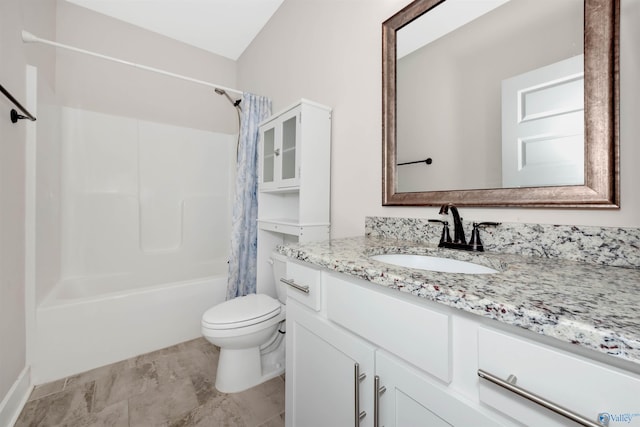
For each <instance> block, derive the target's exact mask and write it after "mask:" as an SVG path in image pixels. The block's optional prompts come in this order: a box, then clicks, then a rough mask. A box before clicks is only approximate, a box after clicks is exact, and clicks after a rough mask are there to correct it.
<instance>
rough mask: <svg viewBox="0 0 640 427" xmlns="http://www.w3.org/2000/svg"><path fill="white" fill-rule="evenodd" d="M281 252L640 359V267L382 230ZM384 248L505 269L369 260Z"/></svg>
mask: <svg viewBox="0 0 640 427" xmlns="http://www.w3.org/2000/svg"><path fill="white" fill-rule="evenodd" d="M438 234H439V233H438ZM436 242H437V238H436ZM636 250H637V249H636ZM279 251H280V252H281V253H283V254H284V255H287V256H288V257H291V258H294V259H298V260H301V261H306V262H309V263H311V264H315V265H317V266H320V267H325V268H327V269H329V270H333V271H337V272H341V273H345V274H348V275H351V276H355V277H359V278H362V279H365V280H368V281H370V282H372V283H375V284H378V285H382V286H386V287H389V288H394V289H398V290H400V291H403V292H409V293H411V294H413V295H416V296H419V297H422V298H428V299H430V300H433V301H436V302H439V303H442V304H446V305H448V306H451V307H454V308H458V309H461V310H464V311H467V312H470V313H475V314H477V315H480V316H484V317H488V318H491V319H495V320H498V321H500V322H504V323H507V324H510V325H515V326H519V327H522V328H526V329H529V330H531V331H534V332H537V333H540V334H544V335H547V336H551V337H554V338H557V339H559V340H562V341H565V342H568V343H573V344H578V345H581V346H584V347H587V348H590V349H593V350H596V351H599V352H603V353H606V354H609V355H612V356H617V357H620V358H622V359H625V360H628V361H631V362H635V363H638V364H640V269H638V268H619V267H610V266H605V265H602V264H586V263H582V262H576V261H572V260H566V259H560V258H553V259H552V258H547V257H535V256H522V255H515V254H497V253H492V252H484V253H482V254H477V253H469V252H464V251H456V250H451V249H439V248H437V247H436V245H435V244H432V243H417V242H415V241H414V242H412V241H408V240H398V239H390V238H382V237H354V238H346V239H334V240H331V241H326V242H314V243H305V244H291V245H287V246H283V247H279ZM382 253H413V254H431V255H435V256H444V257H450V258H454V259H459V260H464V261H473V262H476V263H480V264H484V265H486V266H489V267H492V268H494V269H497V270H499V271H500V273H497V274H489V275H466V274H454V273H434V272H430V271H423V270H416V269H408V268H403V267H396V266H392V265H389V264H384V263H381V262H377V261H373V260H370V259H369V256H370V255H374V254H382Z"/></svg>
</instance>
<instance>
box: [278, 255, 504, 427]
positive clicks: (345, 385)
mask: <svg viewBox="0 0 640 427" xmlns="http://www.w3.org/2000/svg"><path fill="white" fill-rule="evenodd" d="M301 269H302V270H301ZM287 270H288V272H289V271H293V272H294V273H293V275H294V276H297V277H294V278H292V280H293V281H294V282H295V284H296V285H297V286H299V287H302V288H303V289H306V288H307V287H309V289H311V286H309V285H307V284H306V283H304V278H303V277H302V276H303V274H302V271H304V270H307V273H306V275H307V277H310V278H311V277H313V273H312V272H313V271H315V272H317V273H320V277H319V280H320V283H319V286H315V288H314V291H315V292H313V295H312V291H311V290H310V291H309V294H306V292H305V291H301V290H300V289H299V288H291V289H290V290H289V291H288V296H289V297H288V299H287V380H286V396H287V397H286V399H287V401H286V408H287V411H286V425H287V426H288V427H297V426H305V427H308V426H309V427H312V426H360V427H364V426H370V427H371V426H374V427H375V426H386V427H393V426H397V427H414V426H471V425H473V426H494V425H497V423H496V420H495V419H493V418H491V417H490V416H489V415H488V414H486V413H485V412H486V411H483V410H482V409H481V408H479V407H477V405H474V403H473V402H470V401H467V400H465V398H464V397H463V396H462V395H460V394H458V393H457V392H455V391H453V390H452V389H450V387H448V385H447V383H448V382H449V377H450V373H451V357H450V356H451V355H450V351H451V343H450V331H449V325H450V321H449V317H448V316H447V315H446V314H443V313H441V312H438V311H434V310H431V309H429V308H426V307H424V306H422V305H421V304H419V303H418V304H416V303H415V302H414V301H410V300H409V299H405V298H394V297H393V296H392V295H389V294H381V293H378V292H371V291H370V290H369V289H367V288H366V287H364V286H361V285H359V284H354V283H350V282H349V281H347V280H343V279H342V278H341V277H340V276H338V275H335V274H332V273H328V272H319V271H318V270H316V269H314V268H312V267H308V266H301V265H300V264H299V263H295V262H291V263H288V265H287ZM316 285H317V284H316ZM301 293H302V294H305V296H304V297H303V298H309V299H308V300H306V299H301V297H300V295H301ZM316 300H320V301H322V304H321V305H320V307H318V306H316V305H315V301H316ZM418 302H419V301H418ZM398 310H399V311H400V313H402V314H401V315H385V313H397V312H398ZM354 332H356V333H354ZM409 361H412V362H413V363H411V362H409ZM416 365H417V366H416Z"/></svg>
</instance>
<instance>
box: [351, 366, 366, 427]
mask: <svg viewBox="0 0 640 427" xmlns="http://www.w3.org/2000/svg"><path fill="white" fill-rule="evenodd" d="M366 377H367V374H364V373H363V374H361V373H360V364H359V363H354V364H353V384H354V386H353V395H354V404H353V407H354V408H353V409H354V415H355V427H359V426H360V420H361V419H363V418H364V417H366V416H367V413H366V412H365V411H362V412H361V411H360V381H363V380H364V379H365V378H366Z"/></svg>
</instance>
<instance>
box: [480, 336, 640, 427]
mask: <svg viewBox="0 0 640 427" xmlns="http://www.w3.org/2000/svg"><path fill="white" fill-rule="evenodd" d="M478 368H479V369H481V370H483V371H485V372H487V373H489V374H490V375H492V376H494V377H497V378H499V379H502V380H506V379H507V378H508V377H509V375H515V377H516V378H517V379H516V381H515V386H517V387H519V388H521V389H524V390H526V391H528V392H531V393H534V394H536V395H537V396H539V397H541V398H542V399H544V400H546V401H549V402H552V403H554V404H556V405H560V406H562V407H564V408H566V409H568V410H569V411H571V412H573V413H576V414H578V415H580V416H582V417H584V418H586V419H588V420H591V421H598V419H599V417H600V416H602V417H607V416H608V417H609V418H610V424H609V425H610V426H615V425H623V424H624V425H638V426H640V376H638V375H636V374H633V373H631V372H626V371H623V370H619V369H616V368H614V367H609V366H606V365H604V364H600V363H598V362H594V361H591V360H589V359H587V358H584V357H580V356H578V355H573V354H571V353H568V352H565V351H562V350H558V349H555V348H553V347H549V346H546V345H543V344H538V343H535V342H532V341H528V340H526V339H524V338H520V337H516V336H512V335H508V334H506V333H502V332H497V331H494V330H489V329H485V328H480V329H479V332H478ZM479 382H480V388H479V391H480V400H481V401H482V402H483V403H486V404H487V405H490V406H492V407H494V408H496V409H497V410H499V411H501V412H503V413H505V414H507V415H509V416H511V417H513V418H514V419H516V420H518V421H519V422H521V423H524V424H526V425H544V426H566V425H578V424H574V423H573V422H571V421H569V420H568V419H567V418H565V417H563V416H561V415H558V414H556V413H554V412H552V411H551V410H549V409H545V408H544V407H542V406H541V405H539V404H537V403H534V402H531V401H529V400H527V399H525V398H523V397H520V396H518V395H517V394H516V393H515V392H514V391H510V390H507V389H504V388H502V387H499V386H497V385H495V384H494V383H492V382H491V381H489V380H488V379H484V378H481V379H479ZM634 414H635V416H634ZM626 416H629V417H630V422H631V423H630V424H629V423H628V422H619V420H622V419H624V417H626ZM616 420H618V421H616Z"/></svg>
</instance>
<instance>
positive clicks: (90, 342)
mask: <svg viewBox="0 0 640 427" xmlns="http://www.w3.org/2000/svg"><path fill="white" fill-rule="evenodd" d="M208 274H209V276H208V277H205V276H202V277H199V278H193V279H191V280H187V281H182V282H173V283H171V282H166V281H167V280H170V278H169V277H168V276H166V277H165V278H164V279H163V278H157V277H149V278H146V279H145V278H143V277H139V276H138V277H134V276H130V277H127V276H123V277H113V278H111V280H106V278H105V279H104V280H102V281H100V282H98V281H96V282H94V283H92V284H89V283H75V282H72V281H68V282H67V283H63V284H60V285H58V287H57V288H56V289H55V290H54V292H53V293H52V294H51V295H50V296H49V298H47V299H46V300H45V301H44V302H43V303H42V304H41V305H40V306H39V307H38V311H37V331H36V335H37V344H36V348H37V349H36V357H35V361H34V364H33V373H34V382H35V383H36V384H42V383H43V382H47V381H53V380H56V379H59V378H63V377H66V376H69V375H72V374H76V373H79V372H83V371H86V370H89V369H93V368H96V367H99V366H103V365H107V364H109V363H114V362H117V361H120V360H124V359H127V358H130V357H133V356H136V355H138V354H143V353H147V352H150V351H154V350H157V349H160V348H163V347H168V346H171V345H174V344H176V343H179V342H183V341H187V340H191V339H195V338H198V337H199V336H200V319H201V317H202V313H204V312H205V311H206V310H207V309H208V308H209V307H210V306H211V305H212V304H216V303H220V302H222V301H224V297H225V289H226V284H227V263H226V261H224V260H223V261H220V262H219V263H218V265H217V266H216V267H213V266H212V267H211V268H210V269H209V271H208ZM121 284H124V285H126V286H122V285H121ZM136 285H138V287H135V286H136Z"/></svg>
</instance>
